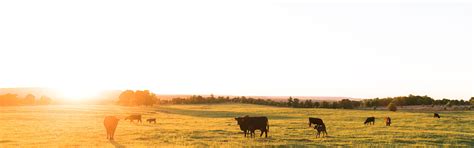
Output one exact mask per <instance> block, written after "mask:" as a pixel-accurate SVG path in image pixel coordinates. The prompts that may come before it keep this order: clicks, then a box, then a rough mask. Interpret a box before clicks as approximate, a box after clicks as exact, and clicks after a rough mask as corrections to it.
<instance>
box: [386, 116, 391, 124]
mask: <svg viewBox="0 0 474 148" xmlns="http://www.w3.org/2000/svg"><path fill="white" fill-rule="evenodd" d="M390 124H392V119H391V118H390V117H385V125H386V126H390Z"/></svg>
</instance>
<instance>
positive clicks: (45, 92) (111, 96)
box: [0, 87, 361, 104]
mask: <svg viewBox="0 0 474 148" xmlns="http://www.w3.org/2000/svg"><path fill="white" fill-rule="evenodd" d="M121 92H122V91H121V90H105V91H102V92H101V94H100V95H99V96H100V97H98V98H94V99H88V100H89V101H88V102H89V103H92V104H111V103H114V102H116V101H117V98H118V97H119V95H120V93H121ZM7 93H12V94H17V95H19V97H23V96H26V95H27V94H33V95H34V96H36V97H40V96H48V97H50V98H52V99H53V100H55V102H59V103H60V102H64V100H62V99H61V98H59V97H60V95H59V94H58V92H56V91H55V90H54V89H52V88H40V87H24V88H0V94H7ZM156 95H157V96H158V98H160V99H162V100H171V99H173V98H178V97H180V98H187V97H190V96H192V95H193V94H156ZM201 96H203V97H207V96H210V94H209V95H201ZM214 96H216V97H217V96H229V97H236V95H218V94H215V95H214ZM245 97H252V98H256V99H271V100H275V101H287V100H288V98H289V97H290V96H245ZM291 97H293V98H298V99H300V100H313V101H338V100H342V99H350V100H361V99H357V98H350V97H327V96H291Z"/></svg>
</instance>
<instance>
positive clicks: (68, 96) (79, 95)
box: [55, 87, 100, 101]
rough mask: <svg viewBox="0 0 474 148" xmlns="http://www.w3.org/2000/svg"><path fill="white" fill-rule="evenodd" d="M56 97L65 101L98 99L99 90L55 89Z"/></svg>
mask: <svg viewBox="0 0 474 148" xmlns="http://www.w3.org/2000/svg"><path fill="white" fill-rule="evenodd" d="M55 90H56V91H57V93H58V97H60V98H61V99H64V100H66V101H84V100H90V99H94V98H97V97H99V93H100V90H95V89H85V88H74V87H67V88H57V89H55Z"/></svg>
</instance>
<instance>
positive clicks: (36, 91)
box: [0, 87, 57, 98]
mask: <svg viewBox="0 0 474 148" xmlns="http://www.w3.org/2000/svg"><path fill="white" fill-rule="evenodd" d="M8 93H11V94H17V95H18V96H20V97H21V96H26V95H28V94H33V95H34V96H37V97H40V96H48V97H52V98H54V97H56V96H57V93H55V92H54V90H53V89H49V88H39V87H24V88H0V94H8Z"/></svg>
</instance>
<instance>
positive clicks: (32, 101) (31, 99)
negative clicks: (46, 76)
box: [23, 94, 35, 105]
mask: <svg viewBox="0 0 474 148" xmlns="http://www.w3.org/2000/svg"><path fill="white" fill-rule="evenodd" d="M23 104H25V105H34V104H35V96H34V95H32V94H28V95H26V96H25V98H24V99H23Z"/></svg>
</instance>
